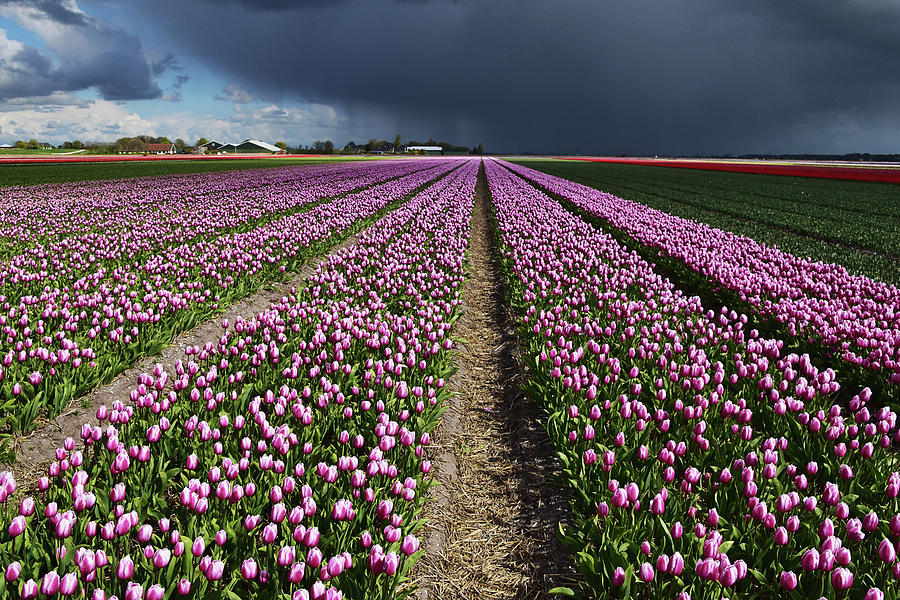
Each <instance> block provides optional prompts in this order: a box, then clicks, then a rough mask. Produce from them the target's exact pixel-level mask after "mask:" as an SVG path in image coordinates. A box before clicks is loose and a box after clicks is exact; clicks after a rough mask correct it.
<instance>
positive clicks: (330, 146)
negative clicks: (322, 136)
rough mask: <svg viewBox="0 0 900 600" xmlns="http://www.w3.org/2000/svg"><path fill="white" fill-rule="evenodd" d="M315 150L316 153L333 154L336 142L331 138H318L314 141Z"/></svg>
mask: <svg viewBox="0 0 900 600" xmlns="http://www.w3.org/2000/svg"><path fill="white" fill-rule="evenodd" d="M313 152H315V153H316V154H331V153H332V152H334V143H333V142H332V141H331V140H316V141H315V142H313Z"/></svg>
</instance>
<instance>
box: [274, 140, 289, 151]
mask: <svg viewBox="0 0 900 600" xmlns="http://www.w3.org/2000/svg"><path fill="white" fill-rule="evenodd" d="M275 145H276V146H277V147H279V148H281V149H282V150H285V151H286V150H287V148H288V145H287V144H285V143H284V142H275Z"/></svg>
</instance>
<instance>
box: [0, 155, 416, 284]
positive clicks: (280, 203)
mask: <svg viewBox="0 0 900 600" xmlns="http://www.w3.org/2000/svg"><path fill="white" fill-rule="evenodd" d="M425 166H426V165H425V164H424V163H419V165H418V168H420V169H421V168H425ZM374 167H375V166H374V165H372V164H371V163H368V164H366V163H355V164H354V163H343V164H332V165H315V166H313V165H310V166H305V167H284V168H275V169H257V170H252V171H248V172H247V173H240V172H239V171H238V172H235V171H226V172H223V173H204V174H193V175H172V176H161V177H142V178H131V179H119V180H109V181H100V182H97V181H91V182H78V183H65V184H49V185H38V186H29V187H7V188H4V194H3V198H2V199H0V240H2V245H0V256H2V258H3V260H4V262H3V264H2V269H0V282H4V283H5V282H9V281H13V280H14V279H16V278H18V279H19V280H28V279H29V274H30V273H31V270H33V269H34V268H39V266H40V265H41V264H42V263H43V261H44V259H46V260H47V261H48V264H47V266H46V267H45V268H47V269H49V270H50V271H51V272H52V271H53V269H59V265H53V264H50V263H49V261H50V260H51V256H52V255H53V254H63V255H64V256H65V258H66V259H67V260H66V261H65V262H72V261H77V262H76V264H75V265H74V267H75V269H76V270H77V268H78V265H80V262H81V261H84V262H90V263H95V264H98V265H102V266H107V267H108V268H109V265H112V266H113V268H114V267H115V266H116V265H117V264H119V262H122V261H124V262H132V261H133V260H136V259H137V258H139V257H140V256H141V255H142V254H144V253H147V252H157V251H159V250H160V249H163V248H166V247H168V246H171V245H173V241H174V240H181V241H182V242H183V241H185V240H189V239H195V238H198V237H204V236H206V237H209V236H210V235H212V234H215V233H223V232H224V233H228V232H231V231H234V230H237V229H240V228H242V227H246V226H248V225H252V224H253V223H254V222H256V221H258V220H259V219H262V218H265V217H269V216H270V215H273V214H279V213H284V212H286V211H290V210H294V209H297V208H299V207H302V206H303V205H305V204H307V203H309V202H313V201H315V200H316V199H318V198H327V197H333V196H336V195H339V194H340V193H344V192H346V191H349V190H352V189H355V188H364V187H369V186H371V185H372V184H374V183H376V182H378V181H381V180H382V178H383V177H385V176H386V177H390V176H391V172H390V170H387V169H385V168H384V165H382V167H380V168H374ZM393 168H394V169H398V170H396V171H395V172H394V175H400V174H404V173H408V172H411V171H410V170H407V168H405V167H403V166H402V165H400V164H397V163H395V164H394V165H393ZM412 170H415V168H413V169H412ZM29 250H30V251H31V253H28V252H27V251H29ZM79 255H83V256H79ZM91 255H93V259H91V258H90V256H91ZM72 267H73V265H69V266H68V268H72ZM55 275H56V277H60V276H61V275H62V273H55Z"/></svg>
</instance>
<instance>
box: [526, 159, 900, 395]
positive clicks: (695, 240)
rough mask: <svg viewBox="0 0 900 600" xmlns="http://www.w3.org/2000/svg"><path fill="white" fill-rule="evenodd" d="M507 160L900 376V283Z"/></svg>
mask: <svg viewBox="0 0 900 600" xmlns="http://www.w3.org/2000/svg"><path fill="white" fill-rule="evenodd" d="M509 168H511V169H513V170H514V171H515V172H516V173H518V174H520V175H522V176H523V177H526V178H527V179H529V180H530V181H533V182H536V183H538V184H539V185H540V186H542V187H543V188H545V189H547V190H549V191H550V192H551V193H553V194H556V195H558V196H560V197H562V198H564V199H565V200H567V201H570V202H572V203H573V204H574V205H575V206H577V207H578V208H580V209H582V210H584V211H586V212H587V213H588V214H590V215H592V216H594V217H597V218H599V219H601V220H602V221H603V222H606V223H608V224H609V225H611V226H612V227H614V228H616V229H619V230H621V231H624V232H625V233H626V234H627V235H628V236H630V237H631V238H632V239H634V240H636V241H637V242H639V243H640V244H643V245H644V246H646V247H649V248H651V249H653V250H654V251H658V252H659V253H660V254H659V256H660V258H662V259H667V260H670V261H671V262H672V263H673V264H679V265H682V266H683V267H684V268H686V270H687V271H686V272H687V273H688V274H695V275H699V276H700V277H701V278H702V279H703V280H704V281H705V282H707V285H708V284H709V283H711V284H713V285H715V286H721V287H722V288H724V289H726V290H729V291H730V292H731V293H732V294H733V295H734V296H733V297H734V298H735V300H736V301H737V302H740V303H741V305H743V306H744V307H747V310H753V311H757V312H758V313H759V314H760V315H761V316H763V317H766V318H769V319H773V320H774V321H775V322H777V323H779V324H781V326H782V327H783V328H784V331H785V333H789V334H790V335H791V336H797V337H799V338H801V339H802V340H804V341H810V342H812V343H815V344H817V345H820V347H823V348H824V349H826V350H827V352H829V353H830V354H832V355H833V356H835V357H836V358H839V359H841V360H843V361H845V362H847V363H849V364H851V365H856V366H858V367H861V368H863V369H867V370H872V371H875V372H877V373H883V377H881V380H882V381H889V382H890V383H893V384H896V383H900V289H898V288H897V287H895V286H893V285H890V284H887V283H883V282H880V281H876V280H872V279H869V278H868V277H864V276H857V275H852V274H850V273H849V272H848V271H847V270H846V269H844V268H843V267H842V266H840V265H836V264H825V263H821V262H815V261H812V260H810V259H806V258H802V257H797V256H793V255H791V254H788V253H786V252H783V251H781V250H779V249H778V248H776V247H772V246H767V245H765V244H760V243H758V242H756V241H754V240H753V239H751V238H748V237H746V236H742V235H737V234H734V233H731V232H727V231H722V230H720V229H716V228H714V227H710V226H708V225H705V224H703V223H698V222H695V221H692V220H689V219H683V218H681V217H677V216H674V215H671V214H668V213H665V212H662V211H659V210H656V209H652V208H649V207H647V206H645V205H643V204H640V203H637V202H631V201H628V200H623V199H622V198H617V197H616V196H613V195H611V194H606V193H604V192H600V191H598V190H595V189H593V188H590V187H587V186H584V185H581V184H578V183H574V182H571V181H567V180H565V179H561V178H559V177H553V176H551V175H547V174H545V173H541V172H539V171H535V170H533V169H529V168H527V167H523V166H519V165H509ZM884 389H886V390H890V389H891V388H890V387H889V386H888V387H885V388H884Z"/></svg>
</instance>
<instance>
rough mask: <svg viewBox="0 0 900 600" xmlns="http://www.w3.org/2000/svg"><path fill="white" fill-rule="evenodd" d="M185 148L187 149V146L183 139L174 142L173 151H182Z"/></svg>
mask: <svg viewBox="0 0 900 600" xmlns="http://www.w3.org/2000/svg"><path fill="white" fill-rule="evenodd" d="M185 148H187V144H185V143H184V140H183V139H181V138H178V139H176V140H175V149H176V150H177V151H178V152H182V151H184V149H185Z"/></svg>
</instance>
